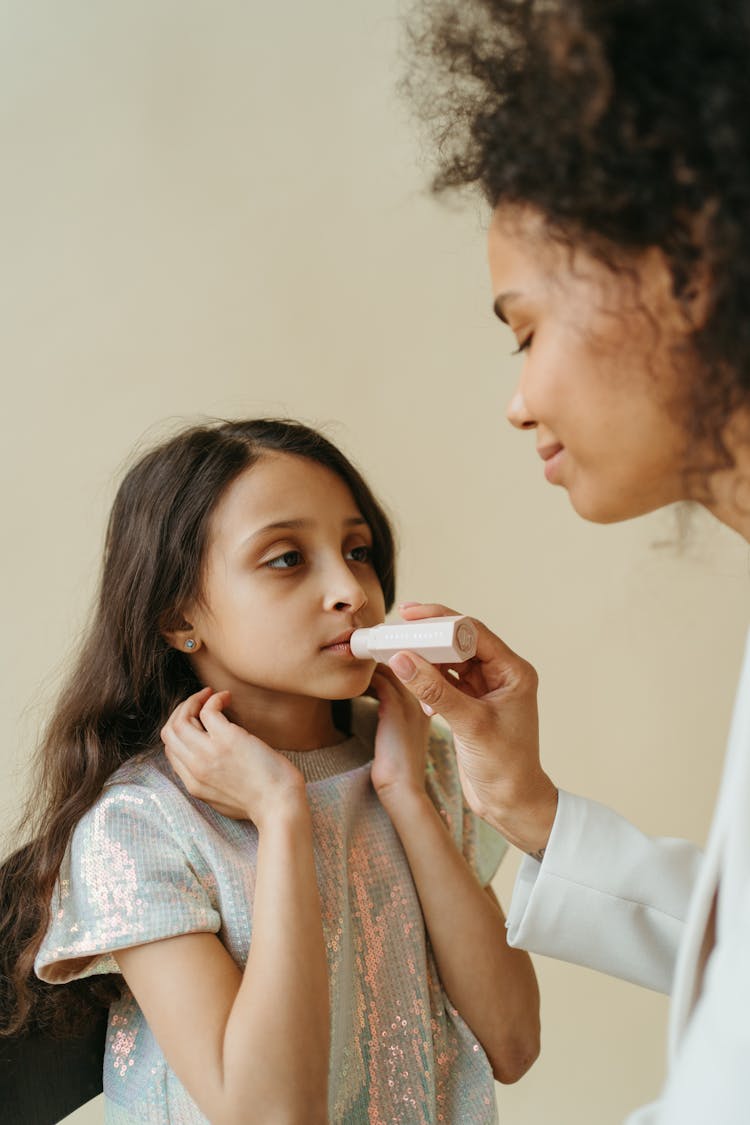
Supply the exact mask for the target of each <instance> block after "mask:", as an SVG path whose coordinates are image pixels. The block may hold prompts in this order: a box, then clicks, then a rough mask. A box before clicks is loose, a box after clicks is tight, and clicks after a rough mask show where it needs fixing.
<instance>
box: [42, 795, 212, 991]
mask: <svg viewBox="0 0 750 1125" xmlns="http://www.w3.org/2000/svg"><path fill="white" fill-rule="evenodd" d="M173 814H174V810H172V809H170V807H169V804H168V801H167V800H166V799H165V797H164V796H163V795H162V794H160V793H157V792H153V791H151V790H149V789H147V788H145V787H142V786H135V785H117V786H113V787H111V788H109V789H107V790H105V792H104V795H103V796H102V797H101V798H100V799H99V801H98V802H97V803H96V805H94V806H93V808H92V809H90V810H89V812H88V813H86V815H85V816H84V817H83V818H82V819H81V821H80V822H79V823H78V825H77V827H76V829H75V832H74V833H73V837H72V839H71V842H70V844H69V846H68V850H67V852H66V855H65V859H64V860H63V863H62V866H61V868H60V875H59V878H58V882H57V886H56V887H55V891H54V893H53V896H52V902H51V905H50V926H49V929H48V930H47V933H46V935H45V938H44V940H43V942H42V945H41V948H40V950H39V952H38V954H37V957H36V962H35V966H34V967H35V970H36V973H37V975H38V976H39V977H40V978H41V979H42V980H45V981H48V982H49V983H52V984H63V983H65V982H66V981H69V980H74V979H75V978H77V977H86V976H91V975H93V974H95V973H116V972H119V969H118V967H117V963H116V961H115V959H114V958H113V956H112V953H113V952H114V951H116V950H118V949H127V948H128V947H129V946H132V945H142V944H144V943H145V942H149V941H158V940H159V939H161V938H167V937H176V936H177V935H179V934H187V933H198V932H209V933H216V932H217V931H218V930H219V928H220V925H221V919H220V916H219V913H218V911H217V910H216V907H215V903H214V902H213V901H212V899H211V896H210V894H209V891H208V890H207V888H206V887H205V886H204V885H203V883H202V882H201V880H200V879H199V877H198V875H197V874H196V871H195V870H194V868H193V867H192V866H191V864H190V862H189V857H188V854H187V851H186V848H185V847H184V846H182V845H181V844H180V839H179V835H178V833H177V831H176V829H175V821H176V818H175V816H174V815H173Z"/></svg>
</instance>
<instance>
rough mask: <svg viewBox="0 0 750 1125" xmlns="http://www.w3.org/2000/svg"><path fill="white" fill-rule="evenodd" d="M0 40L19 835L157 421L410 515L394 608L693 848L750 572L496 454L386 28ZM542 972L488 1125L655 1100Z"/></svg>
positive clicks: (147, 20)
mask: <svg viewBox="0 0 750 1125" xmlns="http://www.w3.org/2000/svg"><path fill="white" fill-rule="evenodd" d="M0 10H1V11H2V33H1V34H0V76H2V77H0V83H1V84H2V96H1V98H0V106H2V109H1V110H0V122H1V124H0V129H1V130H2V133H1V141H2V152H3V165H4V168H3V175H2V178H1V180H0V197H1V206H0V224H2V233H1V235H0V244H1V245H2V247H3V250H2V255H1V257H0V262H1V264H0V271H1V274H2V287H1V288H2V298H1V299H2V332H1V333H0V349H2V357H1V359H0V370H1V371H2V379H3V386H4V392H5V393H4V399H5V409H4V410H3V412H2V423H1V425H2V441H1V442H0V456H2V472H3V481H4V482H5V491H6V498H5V502H4V506H3V510H4V536H3V550H2V597H3V616H2V651H3V656H4V666H3V675H2V683H1V686H0V691H1V692H2V699H1V705H2V718H3V729H4V730H5V732H6V736H5V738H4V739H3V744H2V750H1V751H0V783H1V784H2V817H3V824H4V825H5V826H6V827H7V826H8V825H9V824H10V823H11V821H12V818H13V815H14V813H15V810H16V808H17V802H18V797H19V794H20V792H21V790H22V787H23V785H24V776H23V764H24V761H25V760H26V758H27V755H28V753H29V750H30V748H31V746H32V744H33V741H34V738H35V734H36V731H37V729H38V725H39V723H40V721H41V720H42V718H43V716H44V714H45V707H46V705H47V702H48V700H49V699H50V697H51V695H52V694H53V692H54V688H55V684H56V682H57V681H56V677H57V675H58V674H59V671H60V669H62V668H63V667H64V665H65V661H66V658H67V654H68V653H69V652H70V651H71V649H72V648H73V647H74V646H75V643H76V637H77V635H78V632H79V630H80V628H81V625H82V623H83V621H84V619H85V614H86V608H87V606H88V604H89V600H90V596H91V593H92V589H93V584H94V581H95V575H96V572H97V567H98V555H99V551H100V547H101V540H102V531H103V524H104V519H105V515H106V511H107V508H108V504H109V502H110V500H111V497H112V493H113V488H114V486H115V482H116V480H117V478H118V474H119V472H120V470H121V467H122V464H123V463H124V461H125V459H126V458H127V457H128V455H129V454H130V451H131V450H132V449H133V447H134V446H135V445H136V444H138V443H139V442H142V441H144V440H151V439H152V438H153V437H155V436H157V435H158V434H159V433H160V432H162V430H163V428H164V426H165V425H167V426H168V425H171V424H174V420H175V419H188V418H190V419H192V418H194V417H196V416H197V415H217V414H220V415H228V416H237V415H248V414H259V413H267V412H273V413H288V414H291V415H294V416H297V417H300V418H302V419H305V420H307V421H310V422H312V423H317V424H324V425H326V426H327V427H328V432H329V433H330V434H331V436H333V438H334V439H335V440H338V441H339V442H340V443H341V444H342V445H343V446H344V448H345V449H346V450H347V451H348V452H349V453H350V454H352V455H353V456H354V458H355V459H356V460H357V461H358V462H359V464H360V465H361V466H362V468H363V469H364V471H365V473H366V474H367V475H368V477H369V479H370V480H371V482H372V483H373V484H374V486H375V488H376V489H377V491H378V492H379V493H380V495H381V496H382V497H383V498H384V500H385V501H386V503H387V504H388V505H389V507H390V508H391V510H392V511H393V512H394V513H395V515H396V517H397V520H398V525H399V529H400V536H401V541H402V547H403V549H402V557H401V578H400V583H399V593H400V596H401V597H403V598H424V599H432V598H436V599H441V600H444V601H445V602H447V603H449V604H452V605H454V606H456V607H458V608H460V609H461V610H464V611H466V612H471V613H474V614H477V615H479V616H481V617H483V618H484V619H486V620H487V621H488V622H490V623H491V624H492V625H493V626H494V627H495V628H496V629H497V630H498V631H499V632H500V633H501V634H502V635H503V636H504V637H505V638H506V639H507V640H508V641H509V643H511V644H512V645H513V646H515V647H516V648H517V649H518V650H519V651H521V652H522V653H523V654H524V655H526V656H527V657H529V658H530V659H532V660H533V661H534V662H535V663H536V664H537V666H538V668H539V670H540V673H541V683H542V687H541V706H542V730H543V744H544V758H545V762H546V765H547V767H548V769H549V770H550V771H551V773H552V774H553V776H554V777H555V778H556V779H557V780H558V781H559V782H560V784H563V785H565V786H567V787H569V788H573V789H578V790H581V791H583V792H585V793H588V794H592V795H595V796H597V797H598V798H600V799H601V800H603V801H605V802H610V803H612V804H614V805H616V806H617V807H618V808H619V809H620V810H622V811H623V812H624V813H625V814H627V815H629V816H631V817H632V818H633V819H635V820H636V821H637V822H638V823H639V824H641V825H642V826H643V827H644V828H645V829H646V830H648V831H653V832H657V831H659V832H663V833H667V834H684V835H689V836H692V837H693V838H696V839H698V840H701V839H703V838H704V836H705V833H706V829H707V825H708V822H709V817H710V810H711V806H712V802H713V799H714V793H715V790H716V784H717V779H718V774H719V769H720V765H721V758H722V751H723V743H724V738H725V734H726V730H727V726H728V721H729V714H730V706H731V699H732V694H733V689H734V683H735V678H736V672H737V666H738V661H739V658H740V653H741V648H742V644H743V636H744V632H745V623H746V621H747V618H748V608H749V603H750V593H749V588H748V577H747V570H748V560H747V551H746V548H745V546H744V545H742V544H740V543H739V542H736V541H733V540H732V539H731V537H730V536H729V535H728V534H727V533H725V532H723V531H722V530H721V529H718V528H716V527H715V526H712V525H710V524H709V522H708V521H707V520H705V519H703V518H699V519H697V520H696V523H695V526H694V528H693V531H692V535H691V539H690V541H689V544H688V547H687V548H686V549H685V550H684V551H682V552H680V551H679V550H677V549H676V548H675V547H674V546H673V545H672V546H658V544H659V543H660V542H663V541H665V540H666V541H669V540H670V539H673V538H674V523H673V521H672V518H671V516H670V515H668V514H664V513H661V514H658V515H656V516H653V517H650V518H648V519H646V520H642V521H639V522H637V523H634V524H628V525H623V526H619V527H611V528H597V527H593V526H590V525H586V524H584V523H583V522H581V521H580V520H579V519H578V518H577V517H575V516H574V514H573V513H572V511H571V510H570V508H569V506H568V503H567V500H566V497H565V496H564V495H563V494H562V493H560V492H557V491H553V490H551V489H550V488H549V487H548V486H547V485H546V484H545V482H544V480H543V479H542V476H541V471H540V466H539V464H538V462H537V460H536V458H535V457H534V455H533V452H532V449H531V446H532V440H530V438H529V437H528V435H527V436H526V437H525V438H524V437H521V436H519V435H516V434H514V433H512V432H511V431H510V429H509V427H508V426H507V424H506V423H505V421H504V419H503V408H504V403H505V400H506V399H507V397H508V395H509V393H510V390H511V387H512V385H513V379H514V372H515V365H516V363H517V362H518V361H517V360H511V359H510V358H509V352H510V350H511V342H510V339H509V337H508V335H507V333H506V332H505V330H504V329H503V328H502V327H501V326H499V325H498V324H497V323H496V322H494V321H493V318H492V317H491V315H490V311H489V310H490V292H489V286H488V281H487V277H486V267H485V261H484V233H483V224H484V220H483V218H482V216H481V213H480V209H479V208H478V206H477V205H471V206H469V207H468V208H463V209H456V208H455V207H454V208H450V207H446V206H445V205H444V204H440V205H439V204H437V203H435V202H434V201H433V200H432V199H431V198H430V197H429V194H428V193H427V192H426V190H425V188H424V183H425V173H424V170H423V169H420V168H419V166H418V160H417V153H418V144H417V141H416V139H415V135H414V131H413V129H412V127H411V125H410V123H409V121H408V119H407V114H406V111H405V110H404V107H403V106H402V105H400V104H399V102H398V100H397V98H396V96H395V93H394V87H395V83H396V79H397V77H398V75H399V73H400V63H399V61H398V59H397V54H396V50H397V44H398V41H399V34H400V24H399V13H398V9H397V7H396V4H395V3H394V2H393V0H386V2H384V3H378V4H372V3H370V2H368V0H345V2H344V0H318V2H317V3H316V4H305V3H301V2H299V0H297V2H295V3H291V4H283V5H272V4H264V5H260V4H255V5H249V4H246V3H239V2H236V3H233V2H228V0H221V2H218V3H212V4H209V3H207V2H204V3H198V2H196V0H187V2H185V0H180V2H179V3H178V2H177V0H170V2H167V0H149V2H148V3H147V2H145V0H131V2H130V3H129V4H127V5H125V4H120V5H113V4H102V3H94V2H93V0H90V2H88V3H86V2H85V0H69V2H68V3H67V4H65V5H60V4H58V3H57V2H56V0H6V3H4V4H3V5H2V9H0ZM515 862H516V860H515V857H514V858H513V859H512V860H511V861H509V862H508V863H507V864H506V868H505V869H504V871H503V872H502V874H501V876H500V878H499V880H498V889H499V891H500V893H501V895H502V896H503V898H504V899H505V901H506V902H507V899H508V894H509V889H510V887H511V885H512V874H513V869H514V867H515ZM538 971H539V975H540V980H541V984H542V992H543V1017H544V1045H543V1054H542V1057H541V1059H540V1061H539V1062H538V1063H537V1065H536V1066H535V1067H534V1069H533V1071H532V1072H531V1073H530V1074H529V1076H528V1077H527V1078H525V1079H524V1080H523V1081H522V1082H521V1083H520V1084H519V1085H518V1086H516V1087H512V1088H508V1089H505V1088H501V1087H498V1096H499V1100H500V1105H501V1110H502V1120H503V1121H505V1122H512V1123H513V1125H587V1123H591V1125H607V1123H616V1122H619V1121H620V1120H621V1118H622V1116H623V1115H624V1114H625V1112H626V1111H627V1110H628V1109H629V1108H631V1107H632V1106H634V1105H636V1104H638V1103H639V1102H641V1101H644V1100H646V1099H648V1098H649V1097H651V1096H652V1095H655V1094H656V1092H657V1090H658V1087H659V1082H660V1075H661V1073H662V1067H663V1053H664V1052H663V1044H664V1031H665V1016H666V1001H665V1000H664V999H663V998H662V997H658V996H655V995H652V994H649V993H647V992H645V991H641V990H639V989H636V988H634V987H632V986H628V985H624V984H620V983H618V982H616V981H612V980H609V979H606V978H604V977H600V976H597V975H595V974H593V973H591V972H588V971H586V970H582V969H576V968H573V967H570V966H566V965H562V964H557V963H553V962H548V961H544V960H540V961H539V962H538ZM69 1120H71V1121H75V1122H77V1123H80V1125H84V1123H86V1122H88V1123H91V1122H96V1121H100V1120H101V1105H100V1103H93V1104H92V1105H91V1106H89V1107H88V1108H87V1109H85V1110H83V1111H81V1112H80V1113H79V1114H77V1115H75V1116H74V1117H73V1118H71V1119H69Z"/></svg>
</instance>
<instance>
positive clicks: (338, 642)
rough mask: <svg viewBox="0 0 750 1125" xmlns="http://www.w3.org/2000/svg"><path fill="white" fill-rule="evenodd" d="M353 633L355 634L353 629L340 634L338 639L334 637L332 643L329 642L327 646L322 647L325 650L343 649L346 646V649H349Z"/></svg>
mask: <svg viewBox="0 0 750 1125" xmlns="http://www.w3.org/2000/svg"><path fill="white" fill-rule="evenodd" d="M353 632H354V630H353V629H347V630H346V632H344V633H339V635H338V637H334V638H333V640H332V641H329V642H328V644H327V645H323V646H322V647H323V648H341V647H344V646H345V647H346V648H348V647H349V640H350V639H351V635H352V633H353Z"/></svg>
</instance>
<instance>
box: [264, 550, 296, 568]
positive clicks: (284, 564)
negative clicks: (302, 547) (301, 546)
mask: <svg viewBox="0 0 750 1125" xmlns="http://www.w3.org/2000/svg"><path fill="white" fill-rule="evenodd" d="M301 562H302V553H301V551H284V554H283V555H279V556H278V557H277V558H275V559H269V561H268V562H267V563H266V566H267V567H270V568H271V570H291V569H292V568H293V567H295V566H299V565H300V563H301Z"/></svg>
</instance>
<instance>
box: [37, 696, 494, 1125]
mask: <svg viewBox="0 0 750 1125" xmlns="http://www.w3.org/2000/svg"><path fill="white" fill-rule="evenodd" d="M376 725H377V706H376V704H375V703H374V702H373V701H371V700H369V699H362V700H355V701H354V703H353V707H352V732H353V733H352V737H351V738H349V739H348V740H347V741H345V742H342V743H340V744H339V745H337V746H334V747H330V748H326V749H322V750H312V751H307V752H299V753H292V752H289V753H287V757H288V758H290V759H291V760H292V761H293V763H294V764H295V765H296V766H298V767H299V769H300V770H301V771H302V772H303V774H304V776H305V780H306V782H307V792H308V797H309V801H310V806H311V808H312V812H313V830H314V847H315V863H316V872H317V878H318V884H319V888H320V894H321V901H322V904H323V925H324V931H325V938H326V945H327V951H328V968H329V980H330V1000H331V1060H330V1093H329V1119H330V1122H331V1125H397V1123H399V1125H401V1123H403V1125H436V1123H443V1122H444V1123H446V1125H459V1123H465V1125H490V1123H494V1122H496V1121H497V1110H496V1103H495V1092H494V1081H493V1077H492V1071H491V1068H490V1065H489V1062H488V1060H487V1057H486V1055H485V1053H484V1051H483V1050H482V1047H481V1046H480V1044H479V1043H478V1042H477V1040H476V1039H475V1037H474V1036H473V1035H472V1033H471V1031H470V1029H469V1028H468V1026H467V1025H466V1024H465V1023H464V1021H463V1020H462V1019H461V1017H460V1016H459V1014H458V1012H457V1011H456V1010H455V1008H453V1007H452V1005H451V1003H450V1001H449V999H448V997H447V996H446V994H445V992H444V991H443V988H442V985H441V982H440V978H439V976H438V972H437V967H436V964H435V960H434V957H433V953H432V949H431V947H430V943H429V940H428V938H427V935H426V931H425V926H424V920H423V917H422V912H421V909H420V905H419V899H418V897H417V892H416V889H415V886H414V882H413V879H412V876H411V872H410V870H409V866H408V864H407V862H406V857H405V855H404V852H403V849H402V847H401V843H400V841H399V839H398V836H397V834H396V832H395V830H394V828H393V826H392V824H391V821H390V819H389V817H388V815H387V813H386V812H385V810H384V809H383V807H382V805H381V804H380V802H379V800H378V798H377V796H376V794H375V791H374V790H373V788H372V785H371V783H370V763H371V759H372V754H373V741H374V734H375V728H376ZM427 786H428V790H429V793H430V796H431V798H432V800H433V801H434V803H435V806H436V807H437V809H438V811H439V812H440V815H441V816H442V817H443V819H444V821H445V824H446V827H447V829H448V830H449V832H450V833H451V835H452V837H453V840H454V842H455V844H456V847H458V848H459V849H460V850H461V851H462V852H463V854H464V855H465V856H466V859H467V860H468V862H469V864H470V865H471V867H472V868H473V870H474V871H475V873H476V875H477V877H478V879H479V880H480V881H481V882H482V884H486V883H488V882H489V880H490V879H491V878H492V876H493V874H494V873H495V871H496V869H497V865H498V863H499V861H500V858H501V856H502V854H503V852H504V850H505V847H506V845H505V841H504V840H503V839H502V838H501V837H500V836H498V835H497V834H496V833H495V832H493V831H492V830H491V829H489V828H487V826H486V825H484V824H482V822H481V821H479V820H478V819H477V818H476V817H475V816H474V815H473V814H472V813H471V812H470V811H469V810H468V809H467V807H466V805H465V804H464V801H463V799H462V794H461V787H460V783H459V779H458V771H457V766H456V761H455V754H454V751H453V747H452V744H451V742H450V737H449V735H447V733H446V732H445V731H444V730H443V729H442V728H440V727H439V726H437V725H436V724H433V728H432V732H431V737H430V749H429V757H428V766H427ZM257 846H258V835H257V831H256V829H255V827H254V826H253V825H252V824H251V823H250V822H248V821H236V820H230V819H229V818H227V817H224V816H221V814H219V813H217V812H215V811H214V810H213V809H212V808H211V807H210V806H208V805H206V804H204V803H203V802H201V801H198V800H196V799H194V798H193V797H191V796H190V795H189V794H188V793H187V792H186V790H185V788H184V787H183V785H182V783H181V782H180V781H179V779H178V778H177V777H176V776H175V775H174V773H173V772H172V770H171V767H170V766H169V763H168V762H167V760H166V758H165V757H164V755H163V753H158V754H154V755H153V756H149V757H148V758H142V759H140V760H138V761H134V762H132V763H128V764H127V765H126V766H124V767H122V768H121V769H120V770H118V771H117V773H116V774H114V775H113V776H112V778H111V779H110V782H109V783H108V785H107V787H106V789H105V790H104V792H103V794H102V796H101V797H100V798H99V800H98V801H97V803H96V804H95V805H94V806H93V808H92V809H90V810H89V812H88V813H87V814H86V815H85V816H84V817H83V819H82V820H81V821H80V822H79V824H78V826H77V828H76V830H75V833H74V835H73V838H72V841H71V844H70V847H69V849H68V852H67V855H66V858H65V861H64V863H63V866H62V868H61V872H60V879H59V882H58V886H57V888H56V891H55V895H54V896H53V901H52V914H51V917H52V921H51V925H50V928H49V930H48V932H47V935H46V937H45V940H44V942H43V944H42V947H41V949H40V951H39V954H38V956H37V960H36V971H37V973H38V975H39V976H40V977H41V978H42V980H46V981H50V982H60V983H62V982H64V981H68V980H72V979H74V978H76V977H85V976H88V975H90V974H92V973H110V972H117V971H118V969H117V964H116V962H115V961H114V959H113V957H112V953H113V951H115V950H117V949H123V948H127V947H128V946H131V945H136V944H141V943H143V942H149V941H156V940H158V939H160V938H166V937H173V936H176V935H178V934H186V933H195V932H198V931H208V932H211V933H216V934H218V935H219V937H220V939H221V941H222V942H223V943H224V945H225V946H226V948H227V949H228V950H229V952H230V953H231V955H232V957H233V958H234V959H235V961H236V962H237V964H238V965H240V966H244V965H245V962H246V960H247V954H248V949H249V946H250V942H251V940H252V932H253V911H252V907H253V897H254V890H255V872H256V861H257ZM435 878H440V872H439V870H436V871H435ZM104 1095H105V1107H106V1108H105V1121H106V1122H107V1125H136V1123H140V1122H149V1123H150V1125H167V1123H169V1125H207V1123H208V1119H207V1118H206V1117H205V1116H204V1115H203V1114H202V1113H201V1111H200V1110H199V1109H198V1107H197V1105H196V1104H195V1102H194V1101H193V1099H192V1098H191V1096H190V1095H189V1094H188V1092H187V1091H186V1089H185V1088H184V1086H183V1085H182V1084H181V1082H180V1081H179V1079H178V1078H177V1076H176V1075H175V1074H174V1072H173V1071H172V1070H171V1068H170V1067H169V1064H168V1063H167V1061H166V1059H165V1058H164V1055H163V1054H162V1052H161V1050H160V1048H159V1045H158V1044H157V1042H156V1040H155V1039H154V1037H153V1035H152V1034H151V1031H150V1029H149V1026H148V1024H147V1023H146V1021H145V1019H144V1017H143V1014H142V1012H141V1010H140V1008H139V1007H138V1004H137V1003H136V1002H135V999H134V998H133V995H132V993H131V992H130V991H129V990H128V989H127V987H124V988H123V993H122V996H121V998H120V999H119V1000H118V1001H117V1002H116V1003H115V1004H113V1005H112V1008H111V1009H110V1016H109V1029H108V1035H107V1047H106V1054H105V1061H104Z"/></svg>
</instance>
